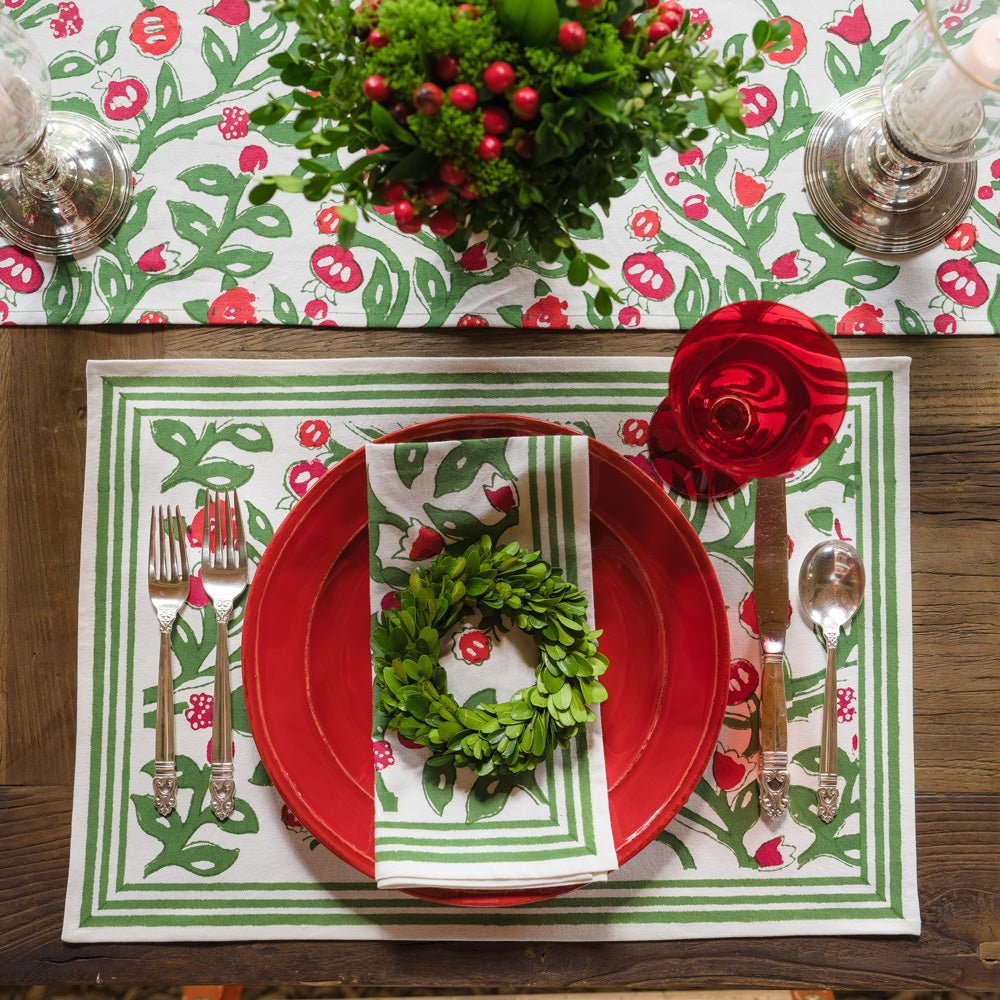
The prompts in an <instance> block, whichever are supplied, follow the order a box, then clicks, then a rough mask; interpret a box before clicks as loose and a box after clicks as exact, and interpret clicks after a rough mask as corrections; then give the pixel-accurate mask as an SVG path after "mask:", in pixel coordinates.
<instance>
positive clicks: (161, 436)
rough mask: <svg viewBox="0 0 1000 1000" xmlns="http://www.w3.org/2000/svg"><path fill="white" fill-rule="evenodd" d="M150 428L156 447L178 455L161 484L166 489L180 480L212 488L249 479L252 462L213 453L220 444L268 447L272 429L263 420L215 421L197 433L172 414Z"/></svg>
mask: <svg viewBox="0 0 1000 1000" xmlns="http://www.w3.org/2000/svg"><path fill="white" fill-rule="evenodd" d="M150 431H151V433H152V435H153V440H154V441H155V442H156V445H157V447H159V448H160V449H161V450H163V451H165V452H166V453H167V454H168V455H172V456H173V457H174V458H176V459H177V465H176V467H175V468H174V470H173V471H172V472H170V473H169V474H168V475H167V476H166V477H164V479H163V482H162V484H161V487H162V489H163V490H164V492H166V491H167V490H168V489H170V488H171V487H173V486H178V485H180V484H181V483H195V484H196V485H198V486H205V487H209V488H211V489H220V490H223V489H224V490H231V489H235V488H237V487H240V486H243V485H244V484H246V483H247V482H249V480H250V477H251V476H252V475H253V466H252V465H242V464H240V463H239V462H234V461H232V460H231V459H227V458H223V457H221V456H219V455H218V454H212V451H213V449H214V448H216V447H217V446H219V445H230V446H233V447H236V448H238V449H240V450H241V451H248V452H264V451H271V450H272V449H273V447H274V445H273V443H272V441H271V433H270V431H268V429H267V427H266V426H265V425H264V424H262V423H261V424H249V423H233V424H221V425H220V424H216V423H215V422H214V421H213V422H211V423H208V424H205V426H204V427H203V428H202V431H201V433H200V434H197V435H196V434H195V432H194V431H193V430H192V429H191V427H189V426H188V425H187V424H185V423H183V422H182V421H180V420H175V419H174V418H172V417H161V418H159V419H157V420H154V421H152V423H151V425H150Z"/></svg>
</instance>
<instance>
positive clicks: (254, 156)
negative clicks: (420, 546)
mask: <svg viewBox="0 0 1000 1000" xmlns="http://www.w3.org/2000/svg"><path fill="white" fill-rule="evenodd" d="M266 167H267V150H266V149H265V148H264V147H263V146H255V145H253V144H251V145H249V146H244V147H243V148H242V149H241V150H240V173H243V174H253V173H256V172H257V171H258V170H264V169H266Z"/></svg>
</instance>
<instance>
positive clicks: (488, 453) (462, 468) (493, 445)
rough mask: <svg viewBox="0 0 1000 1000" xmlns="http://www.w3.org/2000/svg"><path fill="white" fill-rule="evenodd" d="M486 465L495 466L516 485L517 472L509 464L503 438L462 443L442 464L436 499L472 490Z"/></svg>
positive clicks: (439, 469)
mask: <svg viewBox="0 0 1000 1000" xmlns="http://www.w3.org/2000/svg"><path fill="white" fill-rule="evenodd" d="M486 465H491V466H493V468H494V469H496V470H497V472H499V473H500V475H501V476H503V477H504V479H506V480H508V482H513V480H514V473H513V472H511V468H510V465H509V463H508V462H507V442H506V441H505V440H504V439H503V438H484V439H482V440H478V441H462V442H460V443H459V444H457V445H456V446H455V447H454V448H452V449H451V451H449V452H448V453H447V454H446V455H445V456H444V457H443V458H442V459H441V461H440V462H439V463H438V470H437V475H436V476H435V478H434V497H435V498H438V497H443V496H446V495H447V494H450V493H461V492H462V490H465V489H468V488H469V487H470V486H471V485H472V484H473V483H474V482H475V481H476V479H478V478H479V476H480V474H481V472H482V469H483V466H486Z"/></svg>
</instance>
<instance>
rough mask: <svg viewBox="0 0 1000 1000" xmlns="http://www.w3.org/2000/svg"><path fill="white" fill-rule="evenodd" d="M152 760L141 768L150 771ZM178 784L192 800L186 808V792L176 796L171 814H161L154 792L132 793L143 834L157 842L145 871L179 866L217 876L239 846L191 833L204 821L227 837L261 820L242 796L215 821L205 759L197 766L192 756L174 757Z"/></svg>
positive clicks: (251, 828) (250, 830) (249, 830)
mask: <svg viewBox="0 0 1000 1000" xmlns="http://www.w3.org/2000/svg"><path fill="white" fill-rule="evenodd" d="M153 770H154V767H153V762H152V761H149V762H148V763H147V764H146V765H145V766H144V767H143V768H142V772H143V774H147V775H150V777H151V776H152V774H153ZM177 771H178V774H177V786H178V789H179V790H181V791H184V790H186V791H190V792H191V798H190V805H189V806H188V808H187V812H186V813H185V812H184V802H185V800H186V799H187V796H186V795H183V794H179V795H178V796H177V809H175V810H174V811H173V812H172V813H171V814H170V815H169V816H161V815H160V814H159V813H158V812H157V811H156V806H154V805H153V796H152V794H146V793H144V794H139V795H132V796H131V799H132V806H133V808H134V809H135V815H136V820H137V822H138V824H139V827H140V829H141V830H142V831H143V833H145V834H147V835H148V836H150V837H153V838H154V839H156V840H158V841H159V842H160V851H159V853H158V854H157V855H156V857H154V858H153V859H152V861H150V862H149V863H148V864H147V865H146V867H145V869H144V870H143V873H144V874H145V875H146V876H149V875H152V874H153V873H154V872H158V871H160V870H161V869H163V868H183V869H184V870H185V871H188V872H190V873H191V874H192V875H198V876H200V877H202V878H211V877H213V876H215V875H221V874H222V873H223V872H224V871H226V870H227V869H229V868H231V867H232V866H233V864H234V863H235V862H236V859H237V858H238V857H239V854H240V852H239V849H238V848H235V847H221V846H219V845H218V844H215V843H210V842H208V841H204V840H195V839H194V837H195V834H196V833H197V832H198V830H199V829H200V828H201V827H203V826H208V827H210V828H211V829H212V831H213V839H214V837H215V836H216V833H217V832H218V833H221V834H223V835H226V836H232V835H236V836H239V835H243V834H248V833H257V831H258V830H259V829H260V824H259V823H258V821H257V814H256V813H255V812H254V811H253V808H252V807H251V806H250V804H249V803H248V802H246V801H245V800H244V799H241V798H239V797H237V798H236V799H235V803H234V808H233V814H232V816H230V817H229V819H227V820H226V822H225V823H218V822H217V821H216V819H215V816H214V814H213V813H212V810H211V807H210V804H209V795H208V783H209V779H210V778H211V775H212V768H211V766H210V765H208V764H206V765H205V766H204V767H199V766H198V765H197V764H196V763H195V762H194V761H193V760H192V759H191V758H190V757H185V756H178V757H177Z"/></svg>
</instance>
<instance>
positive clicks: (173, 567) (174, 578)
mask: <svg viewBox="0 0 1000 1000" xmlns="http://www.w3.org/2000/svg"><path fill="white" fill-rule="evenodd" d="M167 537H168V538H169V541H170V582H171V583H179V582H180V577H179V576H178V575H177V561H178V560H177V543H176V541H175V540H174V518H173V515H172V514H171V513H170V504H167ZM165 540H166V539H165Z"/></svg>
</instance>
